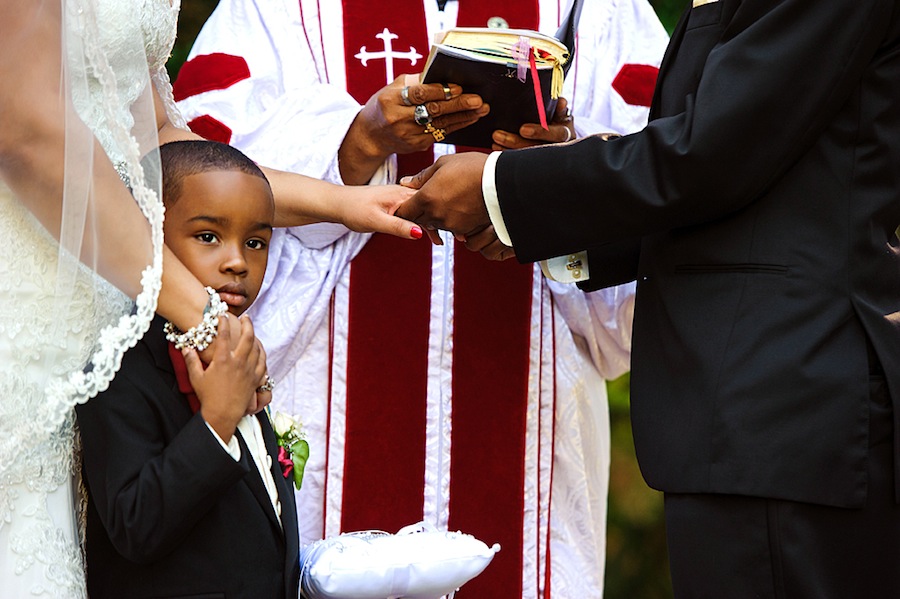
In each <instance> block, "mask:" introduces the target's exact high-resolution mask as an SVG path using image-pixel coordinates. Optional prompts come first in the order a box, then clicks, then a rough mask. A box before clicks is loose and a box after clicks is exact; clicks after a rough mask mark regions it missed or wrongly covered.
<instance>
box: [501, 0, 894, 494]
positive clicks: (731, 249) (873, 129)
mask: <svg viewBox="0 0 900 599" xmlns="http://www.w3.org/2000/svg"><path fill="white" fill-rule="evenodd" d="M496 180H497V187H498V194H499V200H500V206H501V209H502V212H503V216H504V219H505V221H506V224H507V226H508V228H509V231H510V234H511V237H512V240H513V245H514V246H515V249H516V255H517V256H518V257H519V258H520V259H524V260H538V259H543V258H547V257H550V256H554V255H562V254H567V253H571V252H573V251H577V250H580V249H584V248H590V262H591V274H592V276H593V277H596V278H597V279H598V281H596V282H595V283H596V284H599V285H603V284H609V283H615V282H618V281H619V280H622V279H627V278H629V276H632V277H636V278H637V280H638V292H637V299H636V306H635V316H634V345H633V348H634V349H633V353H632V419H633V427H634V435H635V447H636V450H637V455H638V459H639V463H640V465H641V468H642V471H643V473H644V476H645V478H646V479H647V482H648V483H649V484H650V485H651V486H653V487H655V488H657V489H662V490H664V491H671V492H714V493H736V494H744V495H752V496H763V497H774V498H785V499H792V500H799V501H808V502H814V503H820V504H829V505H836V506H860V505H862V504H863V502H864V501H865V498H866V485H867V480H866V456H867V435H868V417H869V414H868V403H867V393H868V386H867V379H868V374H869V365H868V363H867V351H866V343H867V342H866V339H867V338H868V339H869V340H870V341H871V344H872V345H873V346H874V348H875V351H876V353H877V356H878V359H879V360H880V361H881V363H882V364H883V365H884V367H885V370H886V371H887V377H888V383H889V388H890V392H891V395H892V397H893V398H895V399H896V398H900V252H898V245H900V244H898V240H897V236H896V233H895V231H896V230H897V227H898V225H900V2H898V1H897V0H870V1H867V2H859V1H858V0H828V1H827V2H809V1H807V0H780V1H775V0H719V1H717V2H711V3H708V4H705V5H701V6H698V7H696V8H690V7H689V8H688V9H687V10H686V12H685V14H684V15H683V17H682V19H681V21H680V22H679V24H678V26H677V28H676V31H675V32H674V34H673V38H672V41H671V43H670V46H669V48H668V50H667V52H666V56H665V58H664V60H663V64H662V67H661V70H660V76H659V80H658V83H657V89H656V94H655V98H654V102H653V106H652V109H651V122H650V124H649V125H648V126H647V127H646V128H645V129H644V130H643V131H641V132H639V133H636V134H634V135H630V136H626V137H623V138H621V139H617V140H613V141H610V142H603V141H602V140H600V139H599V138H588V139H585V140H583V141H579V142H576V143H571V144H567V145H562V146H557V147H549V148H543V149H529V150H523V151H517V152H505V153H503V154H502V155H501V157H500V158H499V160H498V164H497V171H496ZM629 248H631V249H629ZM637 248H639V256H638V253H637V251H638V250H637ZM617 254H618V255H619V256H625V257H627V258H628V260H627V261H626V262H620V264H623V263H624V264H626V265H627V264H630V265H631V272H625V273H622V272H618V273H613V276H612V277H610V278H608V279H606V280H604V277H605V273H604V272H603V270H602V269H601V268H595V263H596V264H600V263H602V262H603V260H604V259H606V260H608V259H609V256H611V255H612V256H616V255H617ZM595 259H596V262H595ZM617 260H618V259H617ZM635 269H636V270H635ZM898 424H900V423H898ZM895 429H896V430H900V428H898V427H895ZM897 461H900V460H897Z"/></svg>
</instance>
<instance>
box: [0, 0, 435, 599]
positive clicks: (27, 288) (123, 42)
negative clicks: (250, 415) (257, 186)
mask: <svg viewBox="0 0 900 599" xmlns="http://www.w3.org/2000/svg"><path fill="white" fill-rule="evenodd" d="M0 7H2V10H0V14H2V19H0V72H2V73H3V78H2V79H0V236H2V239H3V243H2V244H0V247H2V249H0V276H2V279H3V287H2V289H3V291H2V295H0V588H2V589H3V596H4V597H23V596H45V597H63V598H66V599H71V598H77V597H84V596H85V586H84V573H83V568H82V558H81V553H80V549H79V538H78V530H79V527H78V521H77V517H76V514H77V510H75V509H74V507H75V505H74V504H75V499H74V498H75V497H77V496H78V493H77V490H76V484H74V483H73V476H74V474H75V473H76V472H77V471H78V468H77V465H76V464H75V461H74V458H73V456H74V455H75V452H74V451H73V447H74V444H75V439H76V435H75V432H74V419H73V409H72V408H73V406H74V405H75V404H76V403H79V402H84V401H87V400H88V399H89V398H90V397H92V396H93V395H95V394H96V393H97V392H99V391H101V390H103V389H104V388H105V387H106V385H107V384H108V382H109V380H110V379H111V378H112V377H113V376H114V374H115V371H116V370H117V369H118V366H119V364H120V361H121V357H122V354H123V352H124V351H125V350H127V349H128V348H129V347H131V346H133V345H134V343H135V342H136V340H137V339H138V338H139V337H140V336H141V335H142V334H143V333H144V331H145V330H146V329H147V327H148V326H149V323H150V320H151V318H152V316H153V313H154V311H158V312H159V313H160V314H162V315H163V316H164V317H165V318H167V319H168V320H170V321H172V322H173V323H174V324H175V325H176V326H177V327H179V328H180V329H181V330H185V331H187V330H188V329H190V328H192V327H195V326H200V324H199V323H201V322H202V321H203V315H204V313H205V310H206V308H207V306H208V305H210V302H211V301H212V297H211V295H210V294H209V293H207V291H206V290H204V288H203V287H202V286H201V285H200V283H199V282H198V281H197V280H196V279H195V278H194V277H193V276H192V275H191V274H190V273H189V272H188V271H187V270H186V269H185V268H184V267H183V266H182V265H181V264H180V263H179V262H178V261H177V259H175V258H174V257H173V256H172V255H171V254H170V253H168V252H167V251H166V249H165V247H164V246H163V244H162V206H161V203H160V201H159V197H160V194H159V187H160V177H159V171H158V168H157V167H155V165H156V164H158V162H157V161H155V160H154V159H153V158H154V154H153V150H154V148H156V147H157V145H158V143H159V142H160V141H167V140H171V139H178V138H188V137H193V136H192V135H191V134H190V132H189V131H187V130H186V128H185V126H184V121H183V119H181V117H180V116H179V115H178V113H177V111H176V110H175V108H174V104H173V102H172V95H171V87H170V85H169V81H168V77H167V76H166V71H165V68H164V66H165V61H166V59H167V57H168V55H169V52H170V50H171V47H172V43H173V41H174V37H175V25H176V20H177V15H178V9H179V0H174V1H173V0H34V1H31V2H22V1H21V0H0ZM148 153H149V158H148V157H145V156H146V155H147V154H148ZM142 157H144V159H143V161H142ZM267 174H268V175H269V176H270V178H271V180H272V184H273V188H274V189H275V192H276V206H277V219H276V224H279V225H283V226H287V225H291V226H293V225H299V224H305V223H309V222H316V221H321V220H333V221H337V222H343V223H344V224H345V225H347V226H348V227H350V228H352V229H355V230H360V231H372V230H378V231H381V232H387V233H393V234H395V235H399V236H401V237H407V238H412V237H420V236H421V230H419V229H418V228H417V227H415V226H414V225H412V224H411V223H408V222H406V221H403V220H401V219H398V218H396V217H393V216H392V214H393V211H394V210H395V209H396V207H397V206H398V205H399V204H400V203H401V202H402V201H403V200H404V199H405V197H407V194H408V193H410V192H408V191H406V190H402V189H399V188H395V187H382V188H342V187H335V186H331V185H329V184H326V183H322V182H320V181H317V180H312V179H306V178H304V177H300V176H298V175H290V174H288V173H279V172H276V171H271V170H267ZM123 182H124V184H123ZM163 265H164V266H165V269H163ZM221 326H229V324H228V323H227V322H226V323H225V324H224V325H221ZM213 333H214V331H213Z"/></svg>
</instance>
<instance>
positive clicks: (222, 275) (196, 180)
mask: <svg viewBox="0 0 900 599" xmlns="http://www.w3.org/2000/svg"><path fill="white" fill-rule="evenodd" d="M274 218H275V204H274V202H273V200H272V193H271V190H270V189H269V186H268V184H267V183H266V181H264V180H263V179H261V178H260V177H256V176H253V175H248V174H246V173H243V172H240V171H236V170H235V171H210V172H205V173H198V174H195V175H189V176H187V177H185V178H184V180H183V181H182V185H181V194H180V195H179V196H178V198H177V200H176V201H175V203H174V204H170V205H168V206H167V207H166V219H165V225H164V232H165V239H166V245H167V246H168V247H169V249H171V250H172V252H173V253H174V254H175V255H176V256H178V259H179V260H181V261H182V262H183V263H184V265H185V266H186V267H187V268H188V270H190V271H191V272H192V273H194V276H196V277H197V278H198V279H200V282H201V283H203V284H204V285H208V286H209V287H212V288H213V289H215V290H216V291H218V292H219V295H220V296H221V298H222V300H223V301H224V302H225V303H226V304H228V306H229V309H230V312H231V313H232V314H236V315H240V314H242V313H243V312H244V310H246V309H247V308H248V307H249V306H250V304H252V303H253V300H254V299H256V295H257V294H258V293H259V288H260V286H261V285H262V281H263V276H264V275H265V272H266V263H267V262H268V257H269V240H270V239H271V238H272V221H273V220H274Z"/></svg>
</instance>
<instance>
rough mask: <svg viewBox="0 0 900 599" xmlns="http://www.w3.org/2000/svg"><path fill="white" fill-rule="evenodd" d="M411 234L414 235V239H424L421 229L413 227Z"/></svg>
mask: <svg viewBox="0 0 900 599" xmlns="http://www.w3.org/2000/svg"><path fill="white" fill-rule="evenodd" d="M409 234H410V235H412V237H413V239H422V229H420V228H419V227H413V228H412V229H411V230H410V232H409Z"/></svg>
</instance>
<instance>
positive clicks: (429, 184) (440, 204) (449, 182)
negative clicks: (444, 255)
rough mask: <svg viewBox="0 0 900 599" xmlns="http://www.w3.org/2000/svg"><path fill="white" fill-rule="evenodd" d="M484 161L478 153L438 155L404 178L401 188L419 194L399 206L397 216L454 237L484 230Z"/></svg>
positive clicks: (484, 157)
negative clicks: (482, 188) (425, 166)
mask: <svg viewBox="0 0 900 599" xmlns="http://www.w3.org/2000/svg"><path fill="white" fill-rule="evenodd" d="M486 160H487V155H486V154H482V153H480V152H464V153H462V154H452V155H449V156H441V157H440V158H438V159H437V161H436V162H435V163H434V164H433V165H431V166H430V167H428V168H427V169H425V170H423V171H422V172H420V173H419V174H417V175H414V176H412V177H404V178H403V180H402V181H401V183H402V184H403V185H406V186H407V187H412V188H413V189H418V190H419V191H418V192H417V193H416V194H415V195H414V196H413V197H412V198H410V199H409V200H407V201H406V203H404V204H402V205H401V206H400V208H399V209H398V210H397V216H400V217H402V218H405V219H407V220H411V221H414V222H417V223H419V224H420V225H424V227H425V228H426V229H427V228H434V229H444V230H446V231H450V232H452V233H453V234H454V235H456V236H457V237H463V238H468V237H470V236H473V235H476V234H477V233H480V232H482V231H484V229H485V228H487V227H489V226H490V224H491V220H490V218H489V217H488V213H487V208H485V205H484V196H483V195H482V193H481V175H482V172H483V171H484V163H485V161H486Z"/></svg>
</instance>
